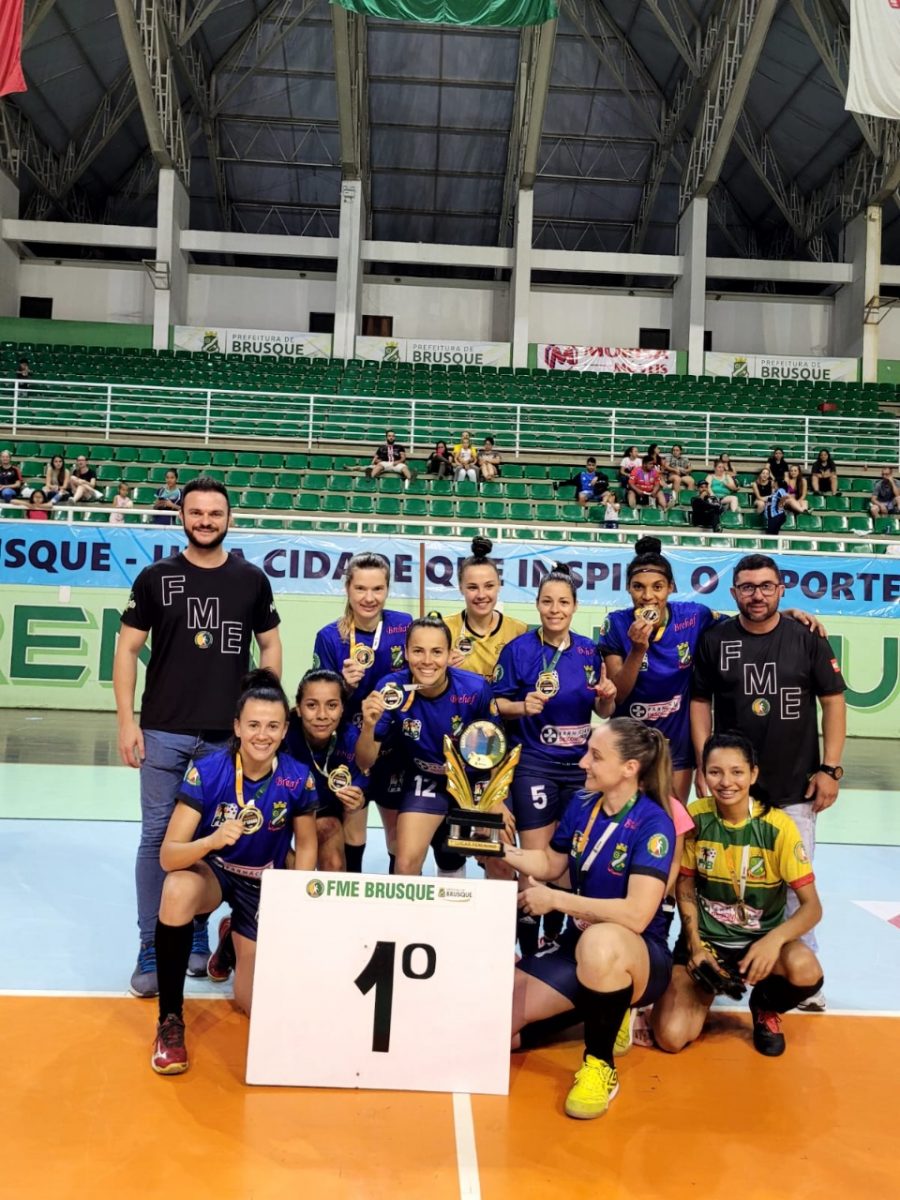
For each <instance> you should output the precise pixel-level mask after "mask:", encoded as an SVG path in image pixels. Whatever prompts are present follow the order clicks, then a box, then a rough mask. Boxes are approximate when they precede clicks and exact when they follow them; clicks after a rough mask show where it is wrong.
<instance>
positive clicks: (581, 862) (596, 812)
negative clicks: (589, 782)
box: [575, 792, 638, 891]
mask: <svg viewBox="0 0 900 1200" xmlns="http://www.w3.org/2000/svg"><path fill="white" fill-rule="evenodd" d="M637 798H638V794H637V792H635V794H634V795H633V796H632V797H631V799H630V800H629V801H628V803H627V804H625V805H623V806H622V808H620V809H619V811H618V812H617V813H615V814H614V815H613V816H611V817H610V818H609V824H608V825H607V827H606V828H605V829H604V830H603V833H602V834H601V835H600V837H599V838H598V839H597V841H596V843H595V845H594V847H593V849H592V850H591V852H590V854H589V855H588V856H587V858H586V859H585V857H584V852H585V850H586V849H587V844H588V839H589V838H590V836H591V830H592V829H593V828H594V825H595V823H596V821H597V818H598V817H599V816H600V809H601V808H602V806H603V796H602V794H601V795H600V796H598V797H597V799H596V801H595V802H594V807H593V808H592V809H591V815H590V817H588V823H587V825H586V826H585V828H584V833H582V834H581V835H580V837H579V838H578V841H577V842H576V844H575V854H576V859H577V861H576V878H577V879H578V881H579V882H578V887H577V888H576V891H579V890H580V888H581V877H582V876H583V875H585V874H587V872H588V871H589V870H590V869H591V867H592V866H593V865H594V863H595V862H596V861H597V858H598V856H599V854H600V852H601V850H602V849H603V847H604V846H605V845H606V843H607V842H608V841H609V839H610V838H611V837H612V833H613V830H614V829H615V828H616V827H617V826H618V825H620V824H621V822H622V819H623V817H625V816H626V814H627V813H629V812H630V811H631V809H632V808H634V806H635V804H636V803H637Z"/></svg>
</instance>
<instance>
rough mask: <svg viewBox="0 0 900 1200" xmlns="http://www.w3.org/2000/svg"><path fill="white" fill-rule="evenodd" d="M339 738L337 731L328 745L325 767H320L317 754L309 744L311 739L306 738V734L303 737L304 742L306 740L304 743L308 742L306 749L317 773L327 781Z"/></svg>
mask: <svg viewBox="0 0 900 1200" xmlns="http://www.w3.org/2000/svg"><path fill="white" fill-rule="evenodd" d="M337 736H338V735H337V730H335V731H334V733H333V734H332V735H331V740H330V741H329V743H328V749H327V750H326V751H325V766H324V767H320V766H319V764H318V763H317V762H316V752H315V750H313V748H312V746H311V745H310V744H309V738H308V737H307V736H306V734H305V733H304V735H303V740H304V742H306V748H307V750H308V751H309V757H310V760H311V762H312V765H313V768H314V769H315V770H316V771H318V772H319V774H320V775H324V776H325V778H326V779H327V778H328V774H329V772H328V766H329V764H330V762H331V756H332V754H333V753H334V748H335V746H336V745H337Z"/></svg>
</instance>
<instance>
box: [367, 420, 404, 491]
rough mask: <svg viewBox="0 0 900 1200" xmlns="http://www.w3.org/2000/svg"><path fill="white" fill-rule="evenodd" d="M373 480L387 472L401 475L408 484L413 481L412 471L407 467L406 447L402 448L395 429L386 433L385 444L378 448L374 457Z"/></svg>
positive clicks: (371, 468)
mask: <svg viewBox="0 0 900 1200" xmlns="http://www.w3.org/2000/svg"><path fill="white" fill-rule="evenodd" d="M369 469H370V471H371V474H372V478H373V479H377V478H378V476H379V475H383V474H384V472H385V471H393V472H394V474H396V475H401V476H402V477H403V478H404V479H405V480H407V482H408V481H409V480H410V479H412V471H410V469H409V467H408V466H407V465H406V447H405V446H401V445H400V443H399V442H398V441H397V436H396V434H395V433H394V431H393V429H386V430H385V431H384V443H383V444H382V445H381V446H379V447H378V449H377V450H376V451H375V453H374V455H373V456H372V466H371V467H370V468H369Z"/></svg>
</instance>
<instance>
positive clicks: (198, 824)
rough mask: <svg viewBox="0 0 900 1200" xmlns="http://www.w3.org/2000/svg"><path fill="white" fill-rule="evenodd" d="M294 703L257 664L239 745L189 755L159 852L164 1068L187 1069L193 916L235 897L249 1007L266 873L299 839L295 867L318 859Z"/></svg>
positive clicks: (236, 936) (169, 1071)
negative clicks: (291, 733) (294, 743)
mask: <svg viewBox="0 0 900 1200" xmlns="http://www.w3.org/2000/svg"><path fill="white" fill-rule="evenodd" d="M289 711H290V708H289V705H288V701H287V697H286V696H285V694H284V692H283V691H282V690H281V685H280V684H279V682H278V677H277V676H276V675H274V674H273V673H272V672H271V671H266V670H258V671H251V672H250V674H249V675H248V676H247V677H246V679H245V680H244V684H243V687H242V689H241V696H240V699H239V700H238V703H237V709H236V712H235V719H234V740H233V742H232V745H231V746H230V747H229V748H228V749H227V750H224V751H221V752H220V753H217V754H210V755H208V756H207V757H206V758H202V759H198V760H197V761H196V762H195V763H191V765H190V766H189V767H188V770H187V774H186V775H185V777H184V780H183V782H182V784H181V789H180V791H179V794H178V798H177V802H176V804H175V810H174V812H173V813H172V817H171V820H170V821H169V826H168V829H167V830H166V836H165V838H164V840H163V844H162V849H161V850H160V855H159V858H160V863H161V865H162V867H163V869H164V870H165V871H168V872H169V874H168V875H167V876H166V880H165V883H164V884H163V892H162V901H161V902H160V908H159V919H158V920H157V923H156V961H157V975H158V978H159V1024H158V1026H157V1031H156V1041H155V1042H154V1045H153V1054H152V1057H151V1060H150V1062H151V1066H152V1067H153V1070H154V1071H156V1072H157V1073H158V1074H160V1075H178V1074H181V1072H182V1071H186V1070H187V1069H188V1057H187V1050H186V1049H185V1044H184V1018H183V1015H182V1009H183V1002H184V976H185V972H186V971H187V965H188V958H189V957H190V953H191V940H192V930H193V920H194V917H195V916H197V915H199V914H200V913H210V912H212V911H213V910H214V909H216V908H218V907H219V905H220V904H221V903H222V901H223V900H224V901H226V903H227V904H228V905H229V906H230V908H231V935H232V937H233V940H234V948H235V953H236V956H237V967H236V971H235V982H234V997H235V1001H236V1003H237V1004H238V1005H239V1007H241V1008H243V1009H244V1011H245V1012H249V1011H250V997H251V994H252V990H253V968H254V964H255V960H256V932H257V919H258V913H259V893H260V881H261V878H262V873H263V871H265V870H268V869H269V868H272V867H275V868H277V867H283V866H284V864H285V860H286V858H287V854H288V851H289V849H290V846H291V839H292V838H293V839H294V843H295V848H296V856H295V862H294V865H295V867H296V868H297V869H299V870H307V871H311V870H313V869H314V868H315V865H316V817H315V813H316V808H317V807H318V797H317V795H316V789H315V783H314V780H313V777H312V774H311V772H310V770H309V768H308V767H304V766H302V765H301V764H300V763H298V762H295V761H294V760H293V759H292V758H290V757H288V756H287V755H284V754H280V753H279V747H280V746H281V742H282V739H283V738H284V735H285V732H286V730H287V722H288V713H289Z"/></svg>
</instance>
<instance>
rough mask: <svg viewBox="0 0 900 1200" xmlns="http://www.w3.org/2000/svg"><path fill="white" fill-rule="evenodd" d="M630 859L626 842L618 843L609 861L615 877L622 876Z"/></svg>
mask: <svg viewBox="0 0 900 1200" xmlns="http://www.w3.org/2000/svg"><path fill="white" fill-rule="evenodd" d="M627 858H628V847H627V846H626V844H625V843H624V842H616V845H615V849H614V850H613V852H612V858H611V859H610V860H609V869H610V871H611V872H612V873H613V875H621V874H622V872H623V871H624V870H625V860H626V859H627Z"/></svg>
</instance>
